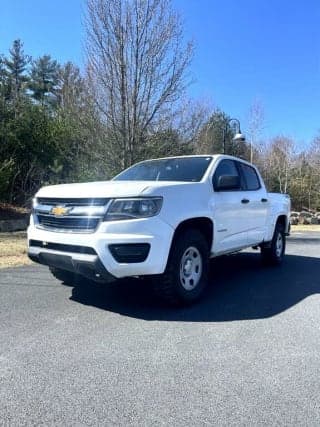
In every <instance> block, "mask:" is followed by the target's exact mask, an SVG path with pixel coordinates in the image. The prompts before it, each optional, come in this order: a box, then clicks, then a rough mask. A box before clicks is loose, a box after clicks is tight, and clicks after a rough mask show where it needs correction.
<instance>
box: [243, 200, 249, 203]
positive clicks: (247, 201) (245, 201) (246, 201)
mask: <svg viewBox="0 0 320 427" xmlns="http://www.w3.org/2000/svg"><path fill="white" fill-rule="evenodd" d="M249 202H250V200H249V199H242V200H241V203H249Z"/></svg>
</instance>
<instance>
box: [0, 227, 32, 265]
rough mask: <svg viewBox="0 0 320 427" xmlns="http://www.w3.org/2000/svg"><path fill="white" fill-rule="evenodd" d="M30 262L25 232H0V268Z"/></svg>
mask: <svg viewBox="0 0 320 427" xmlns="http://www.w3.org/2000/svg"><path fill="white" fill-rule="evenodd" d="M28 264H31V261H30V260H29V258H28V256H27V235H26V233H25V232H17V233H1V234H0V268H6V267H17V266H21V265H28Z"/></svg>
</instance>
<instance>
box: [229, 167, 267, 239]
mask: <svg viewBox="0 0 320 427" xmlns="http://www.w3.org/2000/svg"><path fill="white" fill-rule="evenodd" d="M237 166H238V168H240V172H241V175H242V179H243V182H244V184H243V186H244V190H245V191H244V192H243V195H244V198H245V199H246V200H247V203H246V215H247V226H248V229H247V231H248V235H247V238H248V245H249V246H250V245H255V244H258V243H261V242H262V241H263V238H264V236H265V233H266V223H267V215H268V208H269V204H270V202H269V200H268V198H267V192H266V189H265V187H264V185H263V184H262V182H261V180H260V177H259V175H258V174H257V172H256V169H255V168H254V167H253V166H251V165H248V164H247V163H242V162H237Z"/></svg>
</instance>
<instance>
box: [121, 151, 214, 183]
mask: <svg viewBox="0 0 320 427" xmlns="http://www.w3.org/2000/svg"><path fill="white" fill-rule="evenodd" d="M211 160H212V157H210V156H209V157H208V156H203V157H177V158H171V159H159V160H148V161H145V162H141V163H138V164H136V165H134V166H132V167H131V168H129V169H126V170H125V171H123V172H121V173H120V174H119V175H117V176H116V177H115V178H114V180H115V181H186V182H199V181H201V179H202V177H203V175H204V173H205V172H206V170H207V168H208V166H209V164H210V162H211Z"/></svg>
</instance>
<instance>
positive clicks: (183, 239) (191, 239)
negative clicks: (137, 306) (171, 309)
mask: <svg viewBox="0 0 320 427" xmlns="http://www.w3.org/2000/svg"><path fill="white" fill-rule="evenodd" d="M208 272H209V249H208V244H207V241H206V239H205V237H204V236H203V234H202V233H201V232H199V231H198V230H195V229H189V230H186V231H184V232H182V233H181V234H180V235H178V236H177V237H176V238H175V239H174V241H173V243H172V247H171V250H170V254H169V259H168V263H167V268H166V271H165V273H164V274H162V275H160V276H157V277H155V278H154V279H153V285H154V292H155V294H156V296H157V297H159V298H161V299H163V300H165V301H167V302H169V303H170V304H173V305H185V304H190V303H192V302H194V301H196V300H197V299H199V298H200V296H201V295H202V294H203V291H204V289H205V287H206V285H207V283H208Z"/></svg>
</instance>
